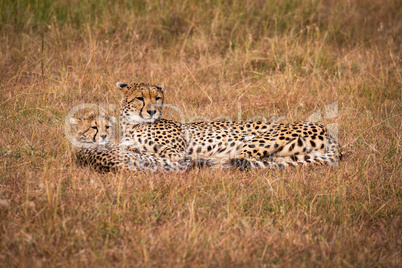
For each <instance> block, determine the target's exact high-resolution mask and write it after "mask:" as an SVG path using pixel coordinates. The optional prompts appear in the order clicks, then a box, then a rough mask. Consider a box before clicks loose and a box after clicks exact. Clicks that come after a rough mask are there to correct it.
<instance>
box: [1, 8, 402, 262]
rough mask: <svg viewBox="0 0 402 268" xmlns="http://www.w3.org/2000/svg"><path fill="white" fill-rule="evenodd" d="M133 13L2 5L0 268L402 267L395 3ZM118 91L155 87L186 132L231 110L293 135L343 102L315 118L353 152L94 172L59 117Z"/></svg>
mask: <svg viewBox="0 0 402 268" xmlns="http://www.w3.org/2000/svg"><path fill="white" fill-rule="evenodd" d="M133 2H134V1H133ZM133 2H131V1H125V0H120V1H102V0H99V1H93V2H91V3H92V4H91V3H90V2H85V1H62V0H59V1H50V0H49V1H28V0H20V1H7V0H4V1H0V3H1V8H0V9H1V18H0V19H1V21H0V40H1V41H0V45H1V59H0V64H1V68H0V85H1V92H0V103H1V109H0V125H1V129H2V130H1V133H2V135H1V136H0V153H1V156H0V159H1V168H0V174H1V181H0V263H1V265H2V266H5V267H10V266H19V267H23V266H40V265H44V266H70V265H71V266H83V265H86V266H101V265H105V264H106V265H109V266H112V265H118V266H123V265H124V266H151V265H158V266H160V265H166V266H193V265H197V266H243V265H248V266H265V265H267V266H295V265H296V266H311V265H312V266H328V267H333V266H342V267H345V266H383V267H390V266H394V267H398V266H400V265H401V247H402V241H401V237H402V231H401V226H402V213H401V205H402V204H401V177H402V174H401V173H402V172H401V162H402V161H401V140H402V139H401V133H402V127H401V121H402V116H401V115H402V104H401V103H402V96H401V94H402V91H401V90H402V89H401V88H402V78H401V36H402V23H401V20H400V14H401V10H402V7H401V2H400V1H397V0H394V1H393V0H388V1H383V0H372V1H368V0H367V1H363V0H361V1H360V0H359V1H335V0H333V1H324V0H316V1H310V0H297V1H290V0H284V1H279V0H277V1H237V0H233V1H229V2H228V3H225V2H223V1H215V0H213V1H209V2H210V3H209V4H207V3H202V1H200V2H192V1H184V2H183V3H175V1H152V0H149V1H144V2H143V4H134V3H133ZM135 2H137V1H135ZM138 2H139V1H138ZM266 2H269V3H266ZM117 81H127V82H134V81H137V82H152V83H157V84H164V85H165V86H166V89H167V102H168V103H171V104H174V105H175V106H177V107H179V108H180V109H181V111H183V113H184V114H185V115H186V119H187V120H189V119H190V118H192V117H193V116H203V117H206V118H214V117H217V116H227V117H230V118H232V119H234V120H237V119H238V117H239V108H238V103H239V102H240V103H241V114H240V117H241V118H242V119H246V118H250V117H252V116H264V117H266V118H276V117H280V116H286V119H285V120H287V121H296V120H305V119H307V118H308V117H309V116H310V115H311V114H312V113H313V112H314V111H321V113H322V115H324V107H325V105H326V104H330V103H332V102H334V101H338V105H339V112H338V115H337V117H336V118H332V119H328V120H327V119H325V118H322V120H323V121H324V122H326V123H339V138H340V142H341V144H343V145H347V146H346V147H345V150H346V151H348V155H347V157H346V158H345V160H344V161H343V162H342V163H341V164H340V166H339V167H338V168H329V167H321V168H308V169H300V168H297V169H290V170H275V171H269V170H252V171H250V172H240V171H235V170H208V169H206V170H193V171H190V172H187V173H158V174H151V173H148V172H141V173H128V172H127V173H121V174H108V175H100V174H96V173H94V172H92V171H91V170H90V169H86V168H81V167H78V166H76V165H75V163H74V158H73V155H72V154H71V145H70V144H69V142H68V140H67V139H66V138H65V135H64V131H63V129H64V117H65V115H66V114H67V112H68V111H69V110H70V109H71V108H72V107H73V106H74V105H77V104H80V103H83V102H87V103H96V104H98V103H100V102H103V103H106V104H118V102H119V99H120V97H121V96H120V95H119V94H118V92H116V90H115V89H114V83H115V82H117ZM167 116H170V117H177V114H175V113H174V112H172V111H170V113H169V114H168V115H167Z"/></svg>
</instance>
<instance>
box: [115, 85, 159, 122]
mask: <svg viewBox="0 0 402 268" xmlns="http://www.w3.org/2000/svg"><path fill="white" fill-rule="evenodd" d="M116 85H117V87H118V88H119V89H120V91H122V92H123V94H124V99H123V103H122V109H121V118H122V121H123V123H124V122H125V121H126V122H138V123H153V122H155V121H156V120H159V119H160V118H161V116H162V107H163V101H164V90H163V87H162V86H156V85H150V84H145V83H141V84H136V83H134V84H131V85H127V84H124V83H121V82H118V83H117V84H116Z"/></svg>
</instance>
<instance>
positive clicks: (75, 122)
mask: <svg viewBox="0 0 402 268" xmlns="http://www.w3.org/2000/svg"><path fill="white" fill-rule="evenodd" d="M80 121H81V120H80V119H78V118H75V117H71V118H70V125H78V124H79V123H80Z"/></svg>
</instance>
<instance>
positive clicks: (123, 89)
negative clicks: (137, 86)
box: [116, 82, 131, 95]
mask: <svg viewBox="0 0 402 268" xmlns="http://www.w3.org/2000/svg"><path fill="white" fill-rule="evenodd" d="M116 86H117V88H118V89H120V90H121V92H123V94H124V95H126V94H127V93H128V90H129V89H130V88H131V87H129V86H128V85H127V84H125V83H122V82H117V83H116Z"/></svg>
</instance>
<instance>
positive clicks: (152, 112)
mask: <svg viewBox="0 0 402 268" xmlns="http://www.w3.org/2000/svg"><path fill="white" fill-rule="evenodd" d="M147 112H148V113H149V115H150V116H151V117H152V116H153V115H154V114H156V110H148V111H147Z"/></svg>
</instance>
